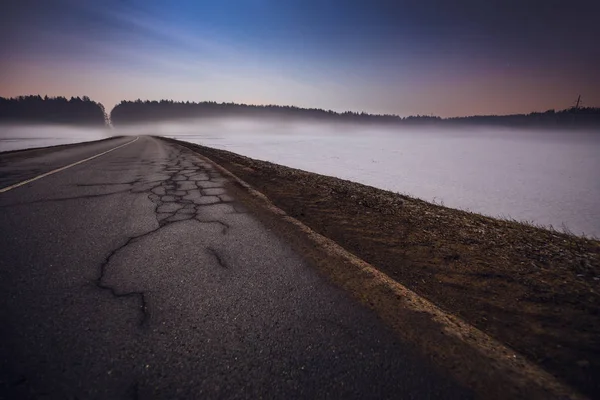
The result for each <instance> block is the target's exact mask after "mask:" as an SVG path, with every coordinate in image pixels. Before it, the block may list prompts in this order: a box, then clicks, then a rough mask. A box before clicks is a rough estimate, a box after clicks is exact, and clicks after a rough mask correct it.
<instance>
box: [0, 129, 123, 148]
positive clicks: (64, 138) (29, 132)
mask: <svg viewBox="0 0 600 400" xmlns="http://www.w3.org/2000/svg"><path fill="white" fill-rule="evenodd" d="M112 134H113V132H111V131H109V130H107V129H102V128H76V127H70V126H40V125H36V126H0V151H12V150H22V149H31V148H34V147H46V146H56V145H59V144H70V143H80V142H87V141H90V140H100V139H105V138H106V137H108V136H112Z"/></svg>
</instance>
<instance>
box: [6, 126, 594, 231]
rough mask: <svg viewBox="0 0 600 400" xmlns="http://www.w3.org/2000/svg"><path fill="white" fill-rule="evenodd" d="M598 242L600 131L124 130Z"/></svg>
mask: <svg viewBox="0 0 600 400" xmlns="http://www.w3.org/2000/svg"><path fill="white" fill-rule="evenodd" d="M0 129H1V130H0V132H1V133H0V151H6V150H13V149H16V148H19V146H21V148H25V147H37V146H47V145H54V144H62V143H69V142H77V141H85V140H94V139H101V138H104V137H106V135H107V132H106V131H104V130H102V129H75V128H49V127H31V128H23V127H21V128H18V129H16V128H11V129H10V130H9V131H8V132H9V133H8V134H7V132H6V131H5V130H4V128H0ZM110 135H159V136H166V137H171V138H175V139H179V140H185V141H189V142H193V143H198V144H202V145H206V146H210V147H214V148H218V149H224V150H229V151H232V152H235V153H238V154H242V155H245V156H248V157H252V158H257V159H260V160H265V161H271V162H274V163H277V164H282V165H286V166H289V167H294V168H299V169H303V170H306V171H311V172H316V173H320V174H324V175H330V176H336V177H339V178H343V179H348V180H351V181H355V182H360V183H363V184H367V185H371V186H375V187H378V188H381V189H387V190H391V191H394V192H399V193H403V194H409V195H411V196H415V197H418V198H421V199H424V200H427V201H434V202H437V203H443V204H444V205H446V206H449V207H453V208H460V209H465V210H470V211H473V212H477V213H482V214H486V215H490V216H496V217H505V218H514V219H517V220H520V221H530V222H534V223H536V224H541V225H544V226H550V225H552V226H553V227H555V228H557V229H560V230H562V229H567V230H570V231H572V232H573V233H576V234H586V235H591V236H595V237H600V180H599V179H598V171H600V157H598V154H600V135H598V133H597V132H586V131H581V130H574V131H559V130H549V131H541V130H517V129H508V128H485V127H470V128H458V127H457V128H448V127H443V128H440V127H414V128H413V127H382V126H377V125H366V124H365V125H351V124H345V123H332V124H328V123H321V122H318V123H310V122H285V121H283V120H281V121H279V120H270V121H264V120H257V119H250V120H242V119H203V120H201V121H196V122H189V121H186V122H171V123H153V124H149V125H130V126H125V127H117V128H115V129H114V130H112V131H110Z"/></svg>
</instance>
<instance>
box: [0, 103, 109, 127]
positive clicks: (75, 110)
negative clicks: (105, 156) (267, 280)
mask: <svg viewBox="0 0 600 400" xmlns="http://www.w3.org/2000/svg"><path fill="white" fill-rule="evenodd" d="M106 121H107V115H106V111H105V110H104V106H103V105H102V104H100V103H96V102H95V101H92V100H90V98H89V97H87V96H83V97H82V98H80V97H71V98H70V99H67V98H65V97H48V96H45V97H42V96H19V97H13V98H4V97H0V123H28V124H29V123H44V124H47V123H53V124H69V125H88V126H90V125H92V126H104V125H106Z"/></svg>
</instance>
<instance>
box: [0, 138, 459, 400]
mask: <svg viewBox="0 0 600 400" xmlns="http://www.w3.org/2000/svg"><path fill="white" fill-rule="evenodd" d="M131 140H132V138H124V139H115V140H110V141H106V142H99V143H93V144H87V145H83V146H75V147H66V148H60V149H55V150H50V151H47V152H44V151H41V152H39V151H37V152H36V151H34V152H23V153H13V154H4V155H2V154H0V188H2V187H5V186H9V185H12V184H14V183H17V182H19V181H22V180H24V179H29V178H31V177H34V176H36V175H39V174H40V173H44V172H47V171H50V170H53V169H56V168H59V167H62V166H64V165H67V164H70V163H73V162H76V161H79V160H81V159H84V158H87V157H90V156H92V155H94V154H98V153H101V152H104V151H106V150H109V149H111V148H114V147H116V146H119V145H121V144H124V143H126V142H128V141H131ZM224 182H225V181H224V179H223V178H222V177H221V176H220V175H219V174H218V173H217V172H216V171H214V170H213V169H212V168H211V166H210V165H209V164H206V163H204V162H203V161H201V160H200V159H199V158H197V157H196V156H195V155H194V153H191V152H190V151H189V150H187V149H182V148H180V147H175V146H174V145H170V144H166V143H164V142H162V141H159V140H157V139H155V138H150V137H140V138H139V140H137V141H136V142H133V143H131V144H128V145H126V146H124V147H121V148H119V149H117V150H115V151H112V152H110V153H107V154H105V155H103V156H100V157H98V158H95V159H93V160H90V161H87V162H85V163H82V164H79V165H76V166H74V167H72V168H68V169H66V170H63V171H61V172H58V173H55V174H52V175H49V176H46V177H44V178H42V179H39V180H36V181H34V182H31V183H29V184H27V185H24V186H21V187H17V188H15V189H12V190H9V191H6V192H4V193H0V229H1V232H2V233H1V235H0V340H1V343H2V345H1V347H0V398H32V399H33V398H57V399H76V398H77V399H120V398H128V399H131V398H134V399H135V398H140V399H151V398H259V397H263V398H345V399H348V398H415V399H426V398H468V397H471V394H470V393H469V392H467V391H465V390H464V389H462V388H460V387H459V386H458V385H457V384H455V383H454V382H452V381H451V380H450V379H449V378H447V377H446V376H444V375H443V373H442V372H440V371H438V370H437V369H436V368H435V367H434V366H432V364H431V363H430V362H429V361H428V360H426V359H424V358H423V357H422V356H420V355H419V354H417V353H416V352H415V351H414V350H413V349H412V348H411V347H410V346H409V345H408V344H404V343H402V342H400V341H399V340H398V338H397V336H395V334H394V333H393V332H392V331H391V330H390V329H388V328H387V327H386V326H384V325H383V324H382V322H380V320H379V319H378V318H377V317H376V316H375V315H374V314H373V313H372V312H370V311H369V310H367V309H365V308H363V307H362V306H361V305H360V304H358V303H357V302H355V301H354V300H353V299H351V298H350V297H349V296H348V295H347V294H346V293H345V292H343V291H342V290H340V289H338V288H337V287H334V286H332V285H331V284H330V283H328V282H327V280H326V279H325V278H323V277H322V276H320V275H319V274H317V272H316V271H315V270H314V269H313V268H312V267H311V266H310V265H307V263H306V262H305V261H304V260H303V258H302V257H301V255H299V254H296V253H295V252H294V251H293V250H292V249H291V248H290V246H289V245H288V244H286V243H285V242H283V241H282V240H281V239H280V238H279V237H278V235H277V232H272V231H269V230H268V229H267V228H265V227H264V226H263V225H261V223H260V222H258V220H257V219H256V218H254V217H253V215H251V214H250V213H248V212H247V211H246V210H245V208H244V206H243V204H239V203H238V202H236V200H235V198H233V197H231V196H230V195H229V194H227V193H226V191H225V189H224V188H223V183H224Z"/></svg>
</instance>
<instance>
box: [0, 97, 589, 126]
mask: <svg viewBox="0 0 600 400" xmlns="http://www.w3.org/2000/svg"><path fill="white" fill-rule="evenodd" d="M20 97H21V98H24V97H41V98H42V99H44V98H45V97H47V98H49V99H53V98H60V97H62V98H65V99H66V100H70V99H72V98H76V99H85V98H87V99H88V100H89V101H92V102H94V103H97V104H99V105H100V106H102V107H103V108H104V110H105V112H106V115H107V117H108V118H109V119H110V116H111V112H112V111H113V109H114V108H115V107H117V106H118V105H120V104H123V103H135V102H137V101H141V102H142V103H145V102H158V103H160V102H174V103H184V104H185V103H189V104H202V103H216V104H219V105H242V106H250V107H279V108H288V107H289V108H296V109H301V110H316V111H324V112H334V113H336V114H344V113H353V114H361V113H364V114H367V115H369V116H374V117H398V118H400V119H405V118H408V117H432V118H441V119H443V120H446V119H459V118H471V117H510V116H519V115H530V114H543V113H546V112H550V111H552V112H556V113H559V112H563V111H569V110H573V109H576V108H580V109H600V106H594V105H586V104H583V105H582V106H580V107H575V106H571V107H565V108H559V109H548V110H534V111H529V112H517V113H513V114H472V115H460V116H439V115H431V114H429V115H428V114H414V115H399V114H377V113H369V112H365V111H364V110H342V111H337V110H332V109H325V108H315V107H299V106H295V105H290V104H250V103H236V102H232V101H223V102H217V101H214V100H199V101H192V100H173V99H159V100H156V99H139V98H138V99H134V100H120V101H119V102H118V103H117V104H115V105H114V106H113V107H112V108H111V109H110V110H109V109H107V108H106V106H105V105H104V104H103V103H102V102H100V101H97V100H96V99H94V98H92V97H91V96H87V95H68V96H65V95H56V96H53V95H52V96H51V95H48V94H44V95H42V94H21V95H15V96H11V97H4V96H0V98H4V99H9V100H10V99H18V98H20Z"/></svg>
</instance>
